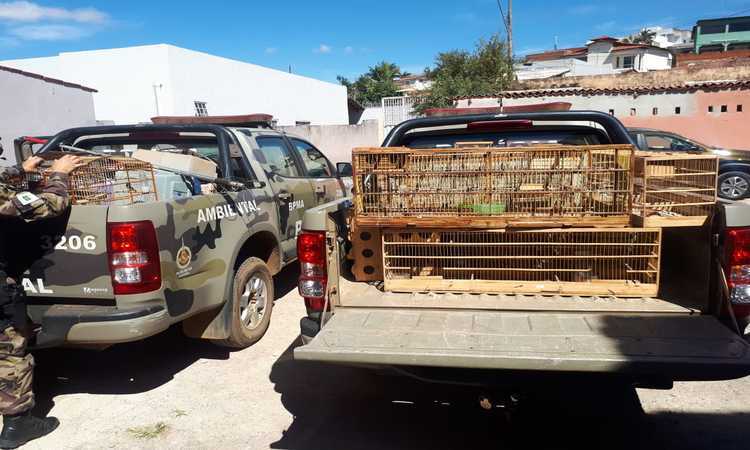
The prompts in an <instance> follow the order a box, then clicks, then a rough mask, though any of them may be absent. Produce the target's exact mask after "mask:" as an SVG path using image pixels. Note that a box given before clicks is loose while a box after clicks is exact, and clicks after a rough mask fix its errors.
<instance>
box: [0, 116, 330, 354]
mask: <svg viewBox="0 0 750 450" xmlns="http://www.w3.org/2000/svg"><path fill="white" fill-rule="evenodd" d="M244 117H246V123H245V122H243V120H242V118H237V117H234V118H232V117H224V118H221V120H220V119H219V118H210V117H208V118H190V119H184V118H163V119H162V120H159V123H155V124H147V125H120V126H98V127H84V128H72V129H68V130H64V131H62V132H60V133H58V134H57V135H55V136H53V137H50V138H49V139H48V140H47V141H46V143H44V144H43V147H42V148H40V149H38V150H37V151H35V153H34V154H36V155H40V156H42V157H44V156H45V154H46V153H48V152H53V153H57V152H60V151H62V152H79V153H83V154H91V153H93V154H95V155H101V156H110V155H122V154H126V155H129V154H130V153H128V152H130V151H134V150H136V149H137V151H138V152H145V154H151V153H154V154H157V152H158V153H159V154H162V155H161V156H159V155H149V156H148V158H156V157H159V158H161V157H163V158H167V153H169V154H172V155H180V156H183V155H186V156H192V157H193V158H195V159H198V160H200V161H202V162H203V164H204V166H205V164H208V165H209V167H210V168H212V169H213V172H214V173H215V176H216V177H217V178H216V182H213V183H212V182H199V181H196V179H195V178H194V177H191V176H190V175H189V174H186V172H184V171H181V169H176V170H175V171H170V170H169V167H167V168H166V170H162V169H163V168H161V167H158V169H159V170H156V171H155V176H154V178H155V182H154V184H155V186H156V193H157V194H158V196H157V197H156V200H153V199H149V200H147V201H138V202H136V203H134V204H117V203H112V204H74V205H73V206H72V208H71V209H70V210H69V213H67V214H66V215H65V216H64V217H61V218H60V219H59V220H52V221H46V222H44V223H40V225H39V226H40V227H42V228H41V229H39V230H34V233H35V234H33V236H38V235H41V239H36V241H37V242H33V241H32V242H29V240H28V239H18V240H16V242H17V245H18V248H15V249H10V250H9V251H17V252H19V254H27V255H28V257H29V261H33V262H34V263H33V264H32V265H31V269H30V270H29V271H28V273H27V274H26V275H25V278H24V279H23V286H24V288H25V290H26V292H27V294H28V296H29V305H30V306H29V314H30V315H31V317H32V320H33V322H34V323H36V324H38V325H40V326H41V332H40V333H39V335H38V338H37V344H38V345H39V346H53V345H60V344H86V345H98V346H104V345H110V344H115V343H119V342H127V341H134V340H139V339H143V338H146V337H148V336H151V335H154V334H156V333H159V332H161V331H163V330H165V329H166V328H167V327H169V326H170V325H172V324H175V323H179V322H182V324H183V328H184V330H185V332H186V334H187V335H189V336H191V337H196V338H204V339H210V340H213V341H214V342H217V343H220V344H223V345H226V346H230V347H246V346H248V345H251V344H252V343H253V342H255V341H257V340H258V339H260V338H261V336H262V335H263V334H264V332H265V330H266V329H267V328H268V325H269V322H270V319H271V311H272V308H273V301H274V296H273V285H274V284H273V280H272V276H273V275H275V274H276V273H278V272H279V271H280V270H281V269H282V268H283V267H285V266H287V265H288V264H290V263H292V262H294V261H295V260H296V258H297V246H296V242H297V235H298V234H299V232H300V230H301V224H302V215H303V214H304V212H305V211H306V210H307V209H309V208H312V207H315V206H318V205H321V204H324V203H328V202H330V201H333V200H335V199H337V198H341V197H343V190H344V186H343V184H342V182H341V180H340V178H339V177H338V174H337V173H336V168H335V167H334V166H333V165H332V164H331V163H330V162H329V161H328V159H327V158H326V157H325V156H324V155H323V153H322V152H321V151H320V150H318V149H316V148H315V147H314V146H313V145H312V144H310V143H309V142H308V141H306V140H305V139H302V138H300V137H297V136H293V135H287V134H285V133H282V132H279V131H276V130H274V129H272V128H271V127H270V125H269V124H268V123H267V122H263V121H256V120H254V119H253V118H252V117H251V116H244ZM227 121H229V122H227ZM27 141H28V139H27ZM19 154H24V155H25V156H29V154H30V152H26V153H19ZM195 159H191V160H190V161H195ZM173 160H174V158H173ZM182 160H184V158H183V159H182ZM182 170H187V169H182ZM112 173H113V174H114V175H112V176H114V177H117V176H121V175H118V174H117V172H112ZM110 181H111V180H110ZM78 189H79V191H76V192H78V193H80V192H81V191H80V189H83V188H81V187H80V186H79V188H78ZM131 191H132V188H131Z"/></svg>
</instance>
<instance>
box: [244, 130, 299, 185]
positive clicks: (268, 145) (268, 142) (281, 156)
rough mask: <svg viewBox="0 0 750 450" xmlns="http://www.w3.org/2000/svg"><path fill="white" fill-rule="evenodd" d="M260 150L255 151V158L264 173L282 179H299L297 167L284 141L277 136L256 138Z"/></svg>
mask: <svg viewBox="0 0 750 450" xmlns="http://www.w3.org/2000/svg"><path fill="white" fill-rule="evenodd" d="M255 142H257V143H258V147H259V148H260V150H255V151H254V152H253V153H254V154H255V158H256V159H257V160H258V162H259V163H260V165H261V166H262V167H263V170H265V171H266V173H269V174H272V173H275V174H278V175H281V176H283V177H299V176H300V174H301V172H300V170H299V168H298V167H297V163H296V162H295V160H294V157H293V155H292V153H291V152H290V151H289V147H287V146H286V143H285V142H284V139H282V138H281V137H277V136H264V137H256V138H255Z"/></svg>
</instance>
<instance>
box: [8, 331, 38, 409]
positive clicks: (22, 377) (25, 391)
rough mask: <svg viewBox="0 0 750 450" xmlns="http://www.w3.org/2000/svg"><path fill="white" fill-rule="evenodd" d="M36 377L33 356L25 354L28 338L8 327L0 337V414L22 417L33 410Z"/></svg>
mask: <svg viewBox="0 0 750 450" xmlns="http://www.w3.org/2000/svg"><path fill="white" fill-rule="evenodd" d="M33 374H34V357H33V356H31V355H30V354H27V353H26V338H25V337H23V335H22V334H20V333H18V332H16V330H15V329H14V328H13V327H8V328H6V329H5V331H3V332H2V333H1V334H0V414H2V415H6V414H20V413H23V412H26V411H28V410H30V409H31V408H33V407H34V393H33V392H32V390H31V381H32V377H33Z"/></svg>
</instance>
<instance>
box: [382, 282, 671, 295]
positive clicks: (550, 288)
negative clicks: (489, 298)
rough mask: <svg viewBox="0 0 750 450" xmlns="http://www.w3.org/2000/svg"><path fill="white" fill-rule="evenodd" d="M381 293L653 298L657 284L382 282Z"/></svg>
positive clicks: (656, 290)
mask: <svg viewBox="0 0 750 450" xmlns="http://www.w3.org/2000/svg"><path fill="white" fill-rule="evenodd" d="M385 290H386V291H391V292H471V293H498V294H565V295H605V296H606V295H615V296H622V297H654V296H656V295H657V292H658V285H657V284H655V283H654V284H650V283H649V284H646V283H643V284H633V283H625V282H618V281H608V282H596V283H589V282H554V281H496V280H445V279H436V278H430V279H424V278H414V279H408V280H406V279H404V280H396V279H386V280H385Z"/></svg>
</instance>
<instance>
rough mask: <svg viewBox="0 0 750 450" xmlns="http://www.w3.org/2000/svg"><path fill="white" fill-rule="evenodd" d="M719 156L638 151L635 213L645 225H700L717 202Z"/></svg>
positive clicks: (709, 214) (637, 219) (634, 185)
mask: <svg viewBox="0 0 750 450" xmlns="http://www.w3.org/2000/svg"><path fill="white" fill-rule="evenodd" d="M718 165H719V163H718V158H717V157H716V156H713V155H703V154H699V155H691V154H675V153H656V152H651V153H648V152H636V156H635V164H634V166H635V174H634V183H633V215H634V217H635V219H636V221H635V223H636V224H637V225H642V226H647V227H648V226H655V227H671V226H701V225H703V224H704V223H705V222H706V220H707V219H708V218H710V217H712V215H713V211H714V205H715V204H716V179H717V171H718Z"/></svg>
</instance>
